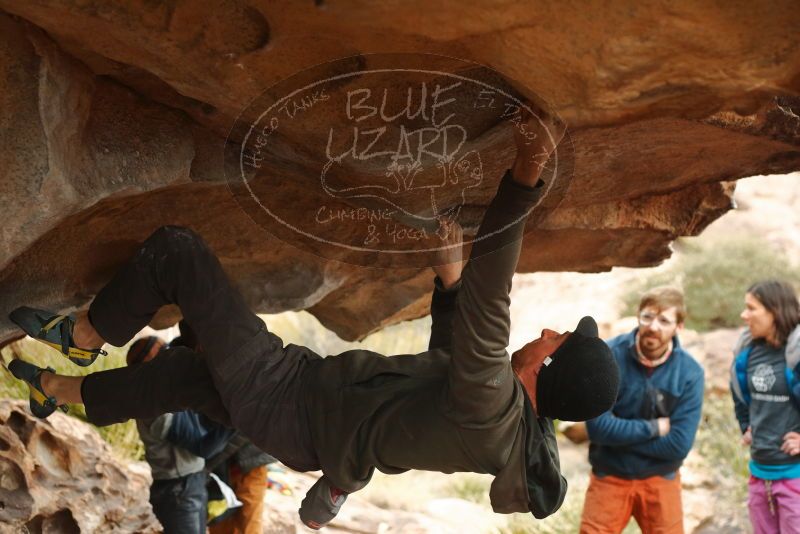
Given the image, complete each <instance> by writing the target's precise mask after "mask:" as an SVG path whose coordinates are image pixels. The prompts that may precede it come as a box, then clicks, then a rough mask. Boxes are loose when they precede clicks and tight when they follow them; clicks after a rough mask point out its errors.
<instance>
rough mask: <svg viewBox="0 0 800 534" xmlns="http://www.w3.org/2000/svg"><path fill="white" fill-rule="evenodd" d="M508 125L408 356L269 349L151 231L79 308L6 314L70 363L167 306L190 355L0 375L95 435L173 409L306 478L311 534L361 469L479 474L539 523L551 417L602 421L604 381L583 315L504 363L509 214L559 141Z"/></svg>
mask: <svg viewBox="0 0 800 534" xmlns="http://www.w3.org/2000/svg"><path fill="white" fill-rule="evenodd" d="M545 122H546V125H545ZM523 125H524V126H525V128H520V127H519V125H518V127H517V128H516V129H515V140H516V144H517V156H516V160H515V162H514V165H513V168H512V169H511V170H509V171H508V172H507V173H506V174H505V176H504V177H503V178H502V179H501V181H500V184H499V187H498V190H497V193H496V195H495V197H494V199H493V200H492V201H491V204H490V205H489V207H488V209H487V210H486V213H485V215H484V218H483V222H482V224H481V226H480V229H479V231H478V234H477V236H476V238H475V240H474V244H473V247H472V252H471V258H470V260H469V261H468V262H467V264H466V266H465V267H464V268H463V275H462V265H461V262H460V261H453V262H443V265H440V266H438V267H436V268H435V271H436V273H437V275H438V276H437V278H436V280H435V289H434V293H433V299H432V304H431V313H432V316H433V325H432V328H431V343H430V348H429V350H428V351H426V352H423V353H421V354H415V355H400V356H394V357H390V358H387V357H385V356H384V355H382V354H377V353H374V352H370V351H367V350H351V351H348V352H345V353H343V354H340V355H338V356H330V357H328V358H322V357H321V356H319V355H317V354H315V353H314V352H313V351H311V350H310V349H308V348H306V347H302V346H297V345H291V344H290V345H286V346H284V344H283V342H282V340H281V339H280V338H279V337H278V336H276V335H274V334H272V333H271V332H269V330H268V329H267V327H266V325H265V324H264V322H263V321H262V320H261V319H259V318H258V317H257V316H256V315H255V314H254V313H252V312H251V311H250V309H248V307H247V306H246V305H245V303H244V300H243V298H242V297H241V295H240V294H239V293H238V292H237V291H236V290H235V289H234V288H233V287H232V286H231V284H230V282H229V280H228V278H227V277H226V275H225V273H224V271H223V269H222V267H221V265H220V263H219V261H218V260H217V258H216V257H215V256H214V254H213V253H212V251H211V250H210V249H209V247H208V246H207V245H206V244H205V242H204V241H203V240H202V239H201V238H200V236H198V235H196V234H195V233H193V232H192V231H191V230H188V229H186V228H180V227H170V226H168V227H162V228H160V229H158V230H157V231H156V232H155V233H153V234H152V235H151V236H150V237H149V238H148V239H147V240H146V241H145V242H144V243H143V244H142V246H141V248H139V250H138V251H137V252H136V253H135V254H134V256H133V257H132V258H131V259H130V261H129V262H128V263H127V264H126V265H125V266H124V267H123V268H122V269H121V270H120V271H119V272H118V273H117V274H116V276H115V277H114V278H113V279H112V280H111V281H110V282H109V283H108V284H107V285H106V286H105V287H104V288H103V289H102V290H100V292H99V293H98V295H97V296H96V297H95V299H94V301H93V302H92V304H91V306H90V307H89V310H88V313H83V314H77V315H69V316H60V315H56V314H54V313H48V312H42V311H39V310H34V309H32V308H24V307H23V308H18V309H16V310H14V311H13V312H12V313H11V319H12V320H13V321H14V322H15V323H17V324H18V325H19V326H21V327H22V328H23V329H24V330H25V331H26V332H27V333H28V334H29V335H30V336H32V337H34V338H36V339H39V340H41V341H44V342H46V343H48V344H50V345H51V346H54V347H57V348H58V349H59V350H61V352H62V353H63V354H64V355H65V356H67V357H69V358H70V359H71V360H72V361H75V362H76V363H78V364H82V363H86V362H87V361H88V362H89V363H91V361H93V359H94V358H96V357H97V355H98V354H99V353H100V348H101V347H102V346H103V344H104V343H110V344H112V345H115V346H122V345H124V344H125V343H127V342H128V341H129V340H130V339H131V338H132V337H133V336H134V335H135V334H136V333H137V332H138V331H139V330H141V329H142V328H143V327H144V326H145V325H147V324H148V322H149V321H150V320H151V318H152V317H153V315H154V314H155V313H156V311H157V310H158V309H159V308H160V307H161V306H163V305H165V304H177V305H178V306H179V307H180V309H181V311H182V313H183V316H184V318H185V320H186V321H187V322H188V323H189V324H190V325H191V326H192V328H193V329H194V331H196V332H197V334H198V337H199V344H200V346H201V347H202V352H199V353H196V352H194V351H192V350H190V349H187V348H183V347H176V348H174V349H169V350H167V351H165V352H164V354H162V355H161V356H160V357H159V358H155V359H154V360H152V361H151V362H148V363H143V364H140V365H135V366H130V367H124V368H120V369H113V370H109V371H102V372H97V373H92V374H89V375H87V376H86V377H68V376H60V375H56V374H54V373H53V372H52V371H51V370H49V369H41V368H38V367H36V366H34V365H32V364H30V363H27V362H24V361H22V360H14V361H12V362H11V363H10V364H9V369H10V370H11V372H12V373H13V374H14V376H16V377H17V378H19V379H22V380H24V381H26V382H27V383H28V385H29V389H30V392H31V400H30V404H31V409H32V411H33V412H34V413H35V414H36V415H38V416H39V417H46V416H48V415H49V414H50V413H52V411H53V410H54V409H56V407H57V406H59V405H62V404H64V403H82V404H84V405H85V407H86V414H87V418H88V420H89V421H90V422H92V423H94V424H95V425H100V426H102V425H108V424H112V423H118V422H121V421H125V420H128V419H133V418H150V417H156V416H158V415H160V414H162V413H166V412H174V411H179V410H186V409H191V410H195V411H197V412H201V413H204V414H205V415H207V416H208V417H210V418H211V419H214V420H216V421H219V422H221V423H225V424H227V425H231V426H233V427H234V428H236V429H238V430H239V431H240V432H241V433H242V434H244V435H245V436H247V437H248V438H250V439H251V440H252V441H253V442H254V443H255V444H256V445H258V446H259V447H261V448H262V449H263V450H264V451H266V452H268V453H269V454H271V455H273V456H275V457H276V458H278V459H279V460H280V461H282V462H283V463H284V464H286V465H287V466H289V467H291V468H292V469H296V470H298V471H312V470H320V469H321V470H322V472H323V476H322V477H321V478H320V479H319V480H318V481H317V483H316V484H315V485H314V486H313V487H312V488H311V489H310V490H309V492H308V494H307V495H306V497H305V499H304V500H303V503H302V506H301V509H300V517H301V519H302V520H303V522H304V523H305V524H306V525H308V526H310V527H312V528H319V527H320V526H322V525H324V524H325V523H327V522H328V521H330V520H331V519H332V518H333V517H334V516H335V515H336V513H337V512H338V510H339V507H340V506H341V505H342V503H343V502H344V500H345V498H346V496H347V494H349V493H352V492H354V491H357V490H359V489H361V488H363V487H364V486H365V485H366V484H367V483H368V482H369V480H370V478H371V476H372V474H373V472H374V470H375V469H378V470H380V471H382V472H384V473H390V474H394V473H401V472H404V471H406V470H409V469H421V470H429V471H441V472H445V473H453V472H457V471H462V472H476V473H490V474H492V475H494V476H495V479H494V482H493V483H492V485H491V489H490V498H491V503H492V507H493V508H494V510H495V511H496V512H500V513H511V512H529V511H530V512H532V513H533V515H534V516H536V517H537V518H542V517H545V516H547V515H549V514H551V513H553V512H554V511H556V510H557V509H558V508H559V506H560V505H561V503H562V501H563V499H564V495H565V492H566V481H565V479H564V477H563V476H562V475H561V473H560V466H559V460H558V449H557V446H556V440H555V435H554V432H553V424H552V419H554V418H557V419H562V420H570V421H579V420H586V419H590V418H593V417H596V416H598V415H600V414H602V413H604V412H605V411H607V410H608V409H609V408H610V407H611V406H612V405H613V403H614V401H615V399H616V394H617V388H618V382H619V375H618V369H617V366H616V364H615V362H614V358H613V357H612V355H611V352H610V350H609V348H608V347H607V346H606V345H605V344H604V343H603V341H602V340H600V339H599V338H598V337H597V335H598V334H597V325H596V323H595V322H594V320H593V319H592V318H590V317H584V318H583V319H581V320H580V322H579V323H578V325H577V327H576V328H575V330H574V331H573V332H564V333H560V334H559V333H557V332H554V331H552V330H544V331H542V333H541V336H540V337H539V338H537V339H535V340H533V341H531V342H530V343H528V344H527V345H525V346H524V347H522V348H521V349H519V350H518V351H516V352H515V353H514V354H513V355H512V356H511V358H510V360H509V357H508V353H507V351H506V347H507V346H508V343H509V330H510V311H509V304H510V301H509V290H510V288H511V279H512V276H513V274H514V271H515V269H516V266H517V261H518V258H519V255H520V250H521V247H522V236H523V230H524V226H525V219H526V215H527V214H528V213H529V212H530V211H531V210H532V209H533V207H534V206H535V205H536V204H537V203H538V202H539V201H540V200H541V198H542V196H543V195H544V194H545V193H546V191H547V189H548V184H546V183H545V182H544V181H543V180H542V179H540V174H541V171H542V168H543V166H544V164H545V162H546V161H547V160H548V158H549V157H550V154H551V153H552V152H553V151H554V150H555V147H556V145H557V144H558V142H559V141H560V138H561V135H563V129H560V128H559V127H558V125H557V124H556V122H555V121H554V120H551V119H546V120H543V121H539V120H538V119H536V118H534V117H532V116H530V115H528V116H527V117H526V118H525V120H524V122H523ZM558 132H561V133H558ZM448 233H450V234H451V235H454V234H455V232H448ZM457 248H458V249H459V250H460V246H459V247H457ZM448 250H453V249H448ZM459 259H460V258H459ZM79 347H80V348H79ZM76 360H77V361H76Z"/></svg>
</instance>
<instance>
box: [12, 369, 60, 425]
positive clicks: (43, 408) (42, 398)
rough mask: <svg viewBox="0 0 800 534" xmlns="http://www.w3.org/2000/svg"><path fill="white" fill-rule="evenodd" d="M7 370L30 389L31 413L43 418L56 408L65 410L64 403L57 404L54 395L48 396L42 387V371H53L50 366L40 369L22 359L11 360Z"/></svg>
mask: <svg viewBox="0 0 800 534" xmlns="http://www.w3.org/2000/svg"><path fill="white" fill-rule="evenodd" d="M8 370H9V371H11V374H12V375H14V376H15V377H17V378H19V379H20V380H24V381H25V382H27V384H28V390H29V391H30V406H31V413H32V414H33V415H35V416H36V417H38V418H39V419H45V418H46V417H47V416H49V415H50V414H51V413H53V412H54V411H55V410H56V408H58V409H59V410H61V411H63V412H64V413H66V412H67V407H66V405H64V404H61V405H59V404H58V401H57V400H56V398H55V397H48V396H47V395H46V394H45V392H44V390H43V389H42V382H41V378H42V373H43V372H45V371H48V372H50V373H55V371H54V370H53V369H51V368H50V367H48V368H46V369H42V368H41V367H36V366H35V365H33V364H32V363H28V362H26V361H23V360H12V361H11V363H9V364H8Z"/></svg>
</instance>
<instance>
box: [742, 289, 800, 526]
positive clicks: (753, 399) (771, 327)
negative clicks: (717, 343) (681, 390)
mask: <svg viewBox="0 0 800 534" xmlns="http://www.w3.org/2000/svg"><path fill="white" fill-rule="evenodd" d="M741 317H742V319H743V320H744V322H745V323H746V324H747V327H748V328H747V330H746V331H745V332H744V333H743V334H742V337H741V338H740V340H739V342H738V343H737V346H736V349H735V351H734V354H735V360H734V365H733V368H732V375H731V391H732V392H733V398H734V405H735V408H736V417H737V419H738V420H739V425H740V427H741V430H742V433H743V435H742V440H743V442H744V443H745V444H747V445H749V446H750V458H751V460H750V473H751V477H750V483H749V499H748V507H749V511H750V521H751V522H752V523H753V530H754V533H755V534H800V326H798V325H800V304H799V303H798V300H797V296H796V294H795V292H794V290H793V289H792V287H791V286H790V285H789V284H788V283H785V282H781V281H775V280H768V281H764V282H759V283H756V284H754V285H753V286H751V287H750V289H748V290H747V293H746V295H745V309H744V311H742V314H741Z"/></svg>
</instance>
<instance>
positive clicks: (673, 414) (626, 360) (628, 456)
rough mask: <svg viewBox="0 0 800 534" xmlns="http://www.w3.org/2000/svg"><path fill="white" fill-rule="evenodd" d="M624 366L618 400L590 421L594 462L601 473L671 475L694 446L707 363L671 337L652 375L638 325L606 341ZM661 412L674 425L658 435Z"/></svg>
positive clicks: (618, 362) (643, 475) (591, 456)
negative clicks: (642, 356)
mask: <svg viewBox="0 0 800 534" xmlns="http://www.w3.org/2000/svg"><path fill="white" fill-rule="evenodd" d="M607 343H608V346H609V347H611V350H612V351H613V353H614V357H615V358H616V360H617V364H618V365H619V371H620V388H619V394H618V396H617V402H616V403H615V404H614V406H613V407H612V408H611V410H609V411H608V412H606V413H604V414H603V415H601V416H600V417H597V418H596V419H592V420H591V421H587V422H586V428H587V430H588V432H589V439H590V440H591V445H590V446H589V462H590V463H591V464H592V470H593V471H594V472H595V474H598V475H613V476H617V477H621V478H626V479H642V478H647V477H651V476H655V475H660V476H671V475H672V474H673V473H675V471H677V469H678V468H679V467H680V466H681V464H682V463H683V460H684V458H686V455H687V454H689V450H690V449H691V448H692V443H693V442H694V436H695V434H696V433H697V425H698V424H699V422H700V412H701V410H702V407H703V383H704V380H703V368H702V367H700V365H699V364H698V363H697V362H696V361H695V360H694V358H692V357H691V356H690V355H689V353H688V352H686V351H685V350H683V348H682V347H681V345H680V342H679V341H678V337H677V336H675V337H673V338H672V343H673V349H672V354H671V355H670V357H669V358H668V359H667V361H666V362H664V363H663V364H661V365H659V366H658V367H656V368H655V369H654V370H653V373H652V374H651V375H649V376H648V373H647V369H646V368H645V367H644V366H643V365H641V364H640V363H639V362H638V358H637V355H636V330H633V331H632V332H630V333H628V334H623V335H620V336H617V337H615V338H613V339H611V340H610V341H608V342H607ZM659 417H669V421H670V431H669V433H668V434H667V435H666V436H663V437H658V423H657V422H656V419H657V418H659Z"/></svg>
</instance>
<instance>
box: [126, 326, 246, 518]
mask: <svg viewBox="0 0 800 534" xmlns="http://www.w3.org/2000/svg"><path fill="white" fill-rule="evenodd" d="M165 348H167V344H166V343H165V342H164V340H162V339H160V338H158V337H156V336H148V337H143V338H140V339H138V340H136V341H135V342H134V343H133V344H132V345H131V346H130V348H129V349H128V353H127V355H126V358H125V359H126V363H127V364H128V365H132V366H135V365H140V364H143V363H146V362H149V361H151V360H153V358H156V357H157V356H158V355H159V353H161V352H162V351H163V350H164V349H165ZM188 426H191V427H193V428H194V429H198V428H199V429H200V430H199V431H196V432H191V434H192V435H191V437H189V438H187V436H186V434H188V432H186V431H185V429H186V428H187V427H188ZM136 428H137V430H138V431H139V438H140V439H141V440H142V444H143V445H144V452H145V460H147V463H148V464H149V465H150V471H151V475H152V477H153V483H152V484H151V485H150V505H151V506H152V507H153V513H154V514H155V516H156V518H157V519H158V521H159V522H160V523H161V526H162V527H163V528H164V533H165V534H172V533H175V534H192V533H197V534H204V533H205V532H206V520H207V506H206V504H207V502H208V492H207V490H206V480H207V474H206V470H205V467H206V461H205V457H206V456H211V455H215V454H218V453H219V451H221V450H222V449H223V448H224V447H225V446H226V444H227V443H228V440H229V439H230V438H231V436H232V435H233V431H231V430H228V429H225V428H224V427H218V426H216V425H209V426H208V427H204V426H203V425H202V421H200V420H199V417H198V416H197V414H191V413H188V412H178V413H166V414H162V415H159V416H157V417H154V418H149V419H137V420H136Z"/></svg>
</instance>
